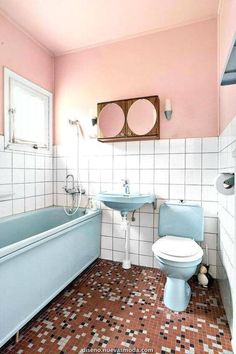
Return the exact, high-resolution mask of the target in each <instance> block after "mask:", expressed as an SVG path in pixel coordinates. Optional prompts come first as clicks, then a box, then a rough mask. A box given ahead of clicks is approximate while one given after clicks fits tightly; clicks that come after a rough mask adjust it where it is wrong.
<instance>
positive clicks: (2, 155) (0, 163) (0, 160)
mask: <svg viewBox="0 0 236 354" xmlns="http://www.w3.org/2000/svg"><path fill="white" fill-rule="evenodd" d="M11 164H12V154H11V153H9V152H0V168H11Z"/></svg>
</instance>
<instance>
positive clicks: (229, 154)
mask: <svg viewBox="0 0 236 354" xmlns="http://www.w3.org/2000/svg"><path fill="white" fill-rule="evenodd" d="M210 148H212V146H209V149H210ZM234 151H236V118H234V119H233V120H232V122H231V123H230V124H229V125H228V126H227V127H226V129H225V130H224V131H223V133H222V134H221V135H220V138H219V172H234V173H235V158H234V157H233V152H234ZM208 177H209V176H206V179H207V178H208ZM218 200H219V240H218V258H217V277H218V278H219V283H220V289H221V296H222V299H223V303H224V307H225V309H226V314H227V318H228V321H229V324H230V327H231V329H232V326H233V311H235V309H234V310H233V299H235V297H236V291H235V263H236V260H235V248H236V247H235V195H232V196H224V195H222V194H219V195H218ZM235 306H236V302H235V304H234V307H235ZM234 326H236V324H234Z"/></svg>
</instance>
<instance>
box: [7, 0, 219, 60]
mask: <svg viewBox="0 0 236 354" xmlns="http://www.w3.org/2000/svg"><path fill="white" fill-rule="evenodd" d="M217 8H218V0H0V10H1V12H2V13H3V14H5V15H6V16H8V17H9V18H10V19H11V20H13V21H14V22H15V23H16V24H18V26H20V27H21V28H22V29H24V30H25V31H26V32H27V33H28V34H30V35H31V36H32V37H33V38H34V39H36V40H37V41H38V42H40V43H41V44H42V45H43V46H45V47H46V48H47V49H49V50H50V51H51V52H53V53H54V54H56V55H60V54H63V53H66V52H69V51H73V50H77V49H83V48H88V47H93V46H97V45H101V44H104V43H109V42H113V41H117V40H121V39H125V38H132V37H136V36H139V35H142V34H145V33H151V32H154V31H158V30H163V29H168V28H171V27H175V26H179V25H184V24H188V23H192V22H197V21H201V20H204V19H208V18H211V17H216V15H217Z"/></svg>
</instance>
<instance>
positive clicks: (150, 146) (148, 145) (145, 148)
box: [140, 140, 154, 155]
mask: <svg viewBox="0 0 236 354" xmlns="http://www.w3.org/2000/svg"><path fill="white" fill-rule="evenodd" d="M140 150H141V151H140V153H141V155H142V154H153V153H154V140H149V141H141V142H140Z"/></svg>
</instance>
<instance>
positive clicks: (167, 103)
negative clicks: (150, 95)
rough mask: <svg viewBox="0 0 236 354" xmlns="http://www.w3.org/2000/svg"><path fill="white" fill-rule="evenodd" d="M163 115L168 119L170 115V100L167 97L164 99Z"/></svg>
mask: <svg viewBox="0 0 236 354" xmlns="http://www.w3.org/2000/svg"><path fill="white" fill-rule="evenodd" d="M164 113H165V116H166V119H167V120H170V119H171V117H172V107H171V101H170V99H169V98H167V99H166V101H165V110H164Z"/></svg>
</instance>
